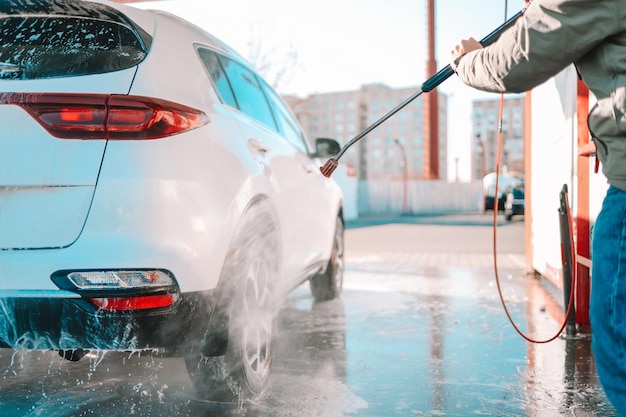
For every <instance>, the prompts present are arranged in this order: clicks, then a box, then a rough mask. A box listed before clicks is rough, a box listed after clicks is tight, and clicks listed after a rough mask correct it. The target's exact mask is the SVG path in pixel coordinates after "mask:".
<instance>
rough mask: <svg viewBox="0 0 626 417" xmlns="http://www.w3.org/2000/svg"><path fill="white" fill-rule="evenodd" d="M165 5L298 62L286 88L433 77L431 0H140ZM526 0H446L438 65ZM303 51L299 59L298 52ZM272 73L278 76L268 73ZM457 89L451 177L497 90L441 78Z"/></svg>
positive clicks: (440, 12) (310, 89)
mask: <svg viewBox="0 0 626 417" xmlns="http://www.w3.org/2000/svg"><path fill="white" fill-rule="evenodd" d="M137 6H138V7H141V8H152V9H155V8H157V9H163V10H167V11H170V12H172V13H175V14H178V15H180V16H181V17H183V18H185V19H187V20H189V21H191V22H193V23H195V24H197V25H199V26H200V27H202V28H203V29H205V30H206V31H208V32H210V33H211V34H213V35H215V36H217V37H218V38H220V39H221V40H222V41H224V42H226V43H227V44H229V45H230V46H231V47H233V48H234V49H235V50H237V51H238V52H239V53H240V54H242V55H243V56H244V57H246V58H249V57H250V47H249V43H250V42H251V41H255V42H257V41H256V40H258V39H261V40H262V43H261V45H260V47H261V48H262V55H263V56H265V57H266V58H267V59H268V60H269V61H270V63H271V64H272V65H274V66H275V67H276V68H285V67H288V68H289V69H290V71H289V74H288V75H287V76H286V77H284V78H283V79H282V80H281V81H280V83H278V84H277V90H278V92H279V93H281V94H295V95H298V96H302V97H305V96H307V95H309V94H315V93H324V92H335V91H347V90H356V89H359V88H360V87H361V85H363V84H369V83H383V84H385V85H387V86H389V87H392V88H401V87H402V88H403V87H413V86H415V88H416V91H417V89H419V87H420V86H421V84H422V83H423V82H424V81H425V80H426V77H425V67H426V60H427V58H428V57H427V27H426V0H384V1H383V0H378V1H373V0H316V1H306V2H304V1H298V0H220V1H211V0H209V1H207V0H160V1H151V2H146V3H140V4H137ZM523 6H524V1H523V0H472V1H467V0H436V6H435V20H436V22H435V34H436V40H435V51H436V59H437V64H438V65H437V67H438V68H443V67H445V66H446V65H447V64H448V62H449V57H450V50H451V49H452V47H453V46H454V45H455V44H456V43H457V42H458V41H459V40H460V39H463V38H467V37H470V36H473V37H474V38H476V39H481V38H483V37H484V36H486V35H487V34H489V33H490V32H491V31H492V30H494V29H495V28H497V27H498V26H500V25H501V24H502V23H503V22H504V20H505V12H506V17H510V16H512V15H514V14H515V13H517V12H518V11H519V10H521V9H522V8H523ZM290 56H292V57H293V56H295V57H296V58H295V59H294V58H288V57H290ZM268 77H269V79H268V81H269V82H270V83H272V82H273V79H271V78H272V77H273V76H272V74H271V72H270V73H268ZM438 89H439V91H440V92H441V93H444V94H446V95H448V143H449V146H448V177H449V178H451V179H454V178H455V177H456V174H457V172H456V164H455V159H456V158H459V161H458V174H459V178H460V179H461V180H468V179H469V176H470V168H471V167H470V157H469V154H470V141H471V119H470V116H471V102H472V100H474V99H480V98H497V96H495V95H493V94H491V95H490V94H487V93H481V92H477V91H475V90H473V89H471V88H469V87H467V86H465V85H463V84H462V83H461V82H460V81H459V80H458V79H457V78H456V77H455V76H453V77H451V78H450V79H448V80H447V81H445V82H444V83H442V84H441V85H440V86H439V88H438Z"/></svg>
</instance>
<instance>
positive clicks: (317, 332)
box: [0, 251, 617, 417]
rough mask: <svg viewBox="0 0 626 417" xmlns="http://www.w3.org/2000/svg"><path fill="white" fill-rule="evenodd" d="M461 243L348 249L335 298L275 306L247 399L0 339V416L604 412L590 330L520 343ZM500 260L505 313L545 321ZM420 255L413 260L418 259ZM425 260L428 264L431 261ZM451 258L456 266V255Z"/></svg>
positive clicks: (150, 368)
mask: <svg viewBox="0 0 626 417" xmlns="http://www.w3.org/2000/svg"><path fill="white" fill-rule="evenodd" d="M473 256H474V255H470V254H468V255H467V256H466V257H461V258H457V260H456V261H454V262H451V261H450V260H449V259H446V260H445V262H443V264H446V265H445V266H436V265H435V264H439V265H441V264H442V263H441V262H439V263H429V262H425V260H424V259H423V257H424V254H423V253H422V254H420V253H410V254H407V253H404V254H400V255H399V254H398V253H393V252H390V253H381V252H376V253H373V252H367V251H360V252H353V253H349V254H348V256H347V264H348V265H349V268H348V270H347V272H346V277H345V279H346V283H345V289H344V293H343V295H342V297H341V299H338V300H334V301H331V302H326V303H314V302H313V300H312V297H311V295H310V292H309V289H308V286H307V285H303V286H301V287H299V288H297V289H296V290H295V291H294V292H293V293H292V294H291V295H290V296H289V298H288V299H287V300H286V303H285V305H284V308H283V309H282V311H281V312H280V315H279V317H278V318H277V332H278V337H277V339H276V342H275V357H274V358H275V359H274V363H273V373H272V377H271V379H270V382H269V385H268V387H267V390H266V392H265V393H264V395H263V396H262V397H261V398H258V399H257V400H255V401H254V402H251V403H245V404H217V403H208V402H205V401H202V400H199V399H198V397H197V396H196V394H195V391H194V389H193V386H192V385H191V382H190V381H189V379H188V377H187V375H186V369H185V365H184V362H183V360H181V359H177V358H160V357H158V356H150V355H146V354H141V355H140V354H138V353H134V354H129V353H113V352H107V353H105V354H103V353H93V354H91V355H89V356H88V357H86V358H84V359H83V360H82V361H80V362H77V363H72V362H67V361H64V360H62V359H61V358H60V357H59V356H58V355H57V354H56V353H51V352H38V351H34V352H13V351H11V350H6V349H4V350H0V409H1V410H2V413H1V414H2V416H3V417H4V416H6V417H17V416H20V417H21V416H64V417H66V416H107V417H108V416H111V417H113V416H116V417H117V416H120V415H127V416H166V415H169V416H171V417H176V416H209V415H210V416H242V415H243V416H322V417H326V416H328V417H334V416H377V417H380V416H412V415H418V416H469V415H490V416H532V417H535V416H536V417H540V416H550V417H552V416H559V415H565V416H600V417H611V416H617V414H616V413H615V412H614V411H613V409H612V407H611V406H610V404H609V403H608V401H607V400H606V397H605V396H604V393H603V391H602V390H601V388H600V387H599V383H598V380H597V377H596V375H595V371H594V364H593V358H592V354H591V352H590V340H589V338H580V339H576V340H564V339H562V338H559V339H557V340H555V341H554V342H551V343H548V344H541V345H534V344H528V343H527V342H526V341H525V340H523V339H522V338H521V337H519V336H518V335H517V334H516V333H515V331H514V330H513V328H512V327H511V325H510V324H509V323H508V321H507V319H506V316H505V315H504V313H503V311H502V306H501V304H500V300H499V298H498V296H497V292H496V290H495V287H494V282H493V273H492V270H491V269H489V268H488V267H486V266H481V265H474V266H468V265H467V263H470V264H471V263H472V262H474V260H472V257H473ZM508 259H509V262H508V263H507V262H503V263H502V270H501V277H502V278H501V279H502V281H503V290H504V295H505V299H506V302H507V305H508V306H509V309H510V311H511V314H512V316H513V319H514V320H515V322H516V323H518V325H519V326H520V328H521V329H522V330H524V331H526V332H530V333H532V335H533V336H535V337H537V338H540V339H541V338H547V337H549V336H551V335H552V333H554V331H556V330H557V329H558V325H557V323H555V321H554V319H552V318H551V317H550V316H548V313H547V312H546V309H545V299H544V298H542V297H543V295H541V294H543V291H542V289H541V286H540V284H539V282H538V281H537V280H536V279H534V278H530V277H526V276H524V275H523V274H522V269H521V268H520V266H519V265H520V263H519V260H518V259H514V258H511V257H509V258H508ZM425 265H426V266H425ZM433 265H435V266H433ZM456 265H461V266H456Z"/></svg>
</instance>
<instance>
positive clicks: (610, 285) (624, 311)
mask: <svg viewBox="0 0 626 417" xmlns="http://www.w3.org/2000/svg"><path fill="white" fill-rule="evenodd" d="M592 245H593V248H592V250H593V252H592V254H593V267H592V268H593V269H592V289H591V301H590V311H589V312H590V320H591V329H592V332H593V336H592V337H593V338H592V347H593V354H594V357H595V360H596V368H597V370H598V376H599V378H600V382H601V383H602V386H603V388H604V391H605V392H606V394H607V396H608V397H609V399H610V400H611V402H612V403H613V404H614V405H615V408H616V409H617V410H618V412H619V413H620V415H622V416H626V192H624V191H621V190H619V189H617V188H615V187H609V190H608V192H607V195H606V197H605V198H604V202H603V203H602V210H601V211H600V214H599V216H598V219H597V221H596V225H595V228H594V233H593V243H592Z"/></svg>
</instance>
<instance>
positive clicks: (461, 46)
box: [450, 38, 483, 69]
mask: <svg viewBox="0 0 626 417" xmlns="http://www.w3.org/2000/svg"><path fill="white" fill-rule="evenodd" d="M482 47H483V46H482V45H481V44H480V42H478V41H477V40H476V39H474V38H469V39H463V40H461V42H459V43H458V44H457V45H456V46H455V47H454V48H453V49H452V51H450V55H451V57H452V60H451V64H450V65H451V66H452V68H453V69H456V65H457V64H458V62H459V59H460V58H461V57H462V56H463V55H465V54H466V53H468V52H471V51H475V50H477V49H481V48H482Z"/></svg>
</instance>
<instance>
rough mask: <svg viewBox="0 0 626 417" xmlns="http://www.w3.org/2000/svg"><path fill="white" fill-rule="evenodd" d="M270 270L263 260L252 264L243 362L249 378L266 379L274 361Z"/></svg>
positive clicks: (248, 277) (249, 272)
mask: <svg viewBox="0 0 626 417" xmlns="http://www.w3.org/2000/svg"><path fill="white" fill-rule="evenodd" d="M268 278H269V271H268V268H267V264H266V263H265V262H264V261H262V260H255V261H254V262H252V264H251V265H250V268H249V269H248V273H247V277H246V291H245V295H244V299H243V315H244V324H243V326H244V327H243V346H242V347H243V352H242V356H243V357H242V360H243V363H244V366H245V369H246V374H247V376H248V377H251V376H255V377H257V378H264V377H265V375H266V373H267V371H268V369H269V365H270V360H271V351H270V349H271V339H272V321H273V318H272V302H271V300H272V296H271V291H270V287H269V281H268Z"/></svg>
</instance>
